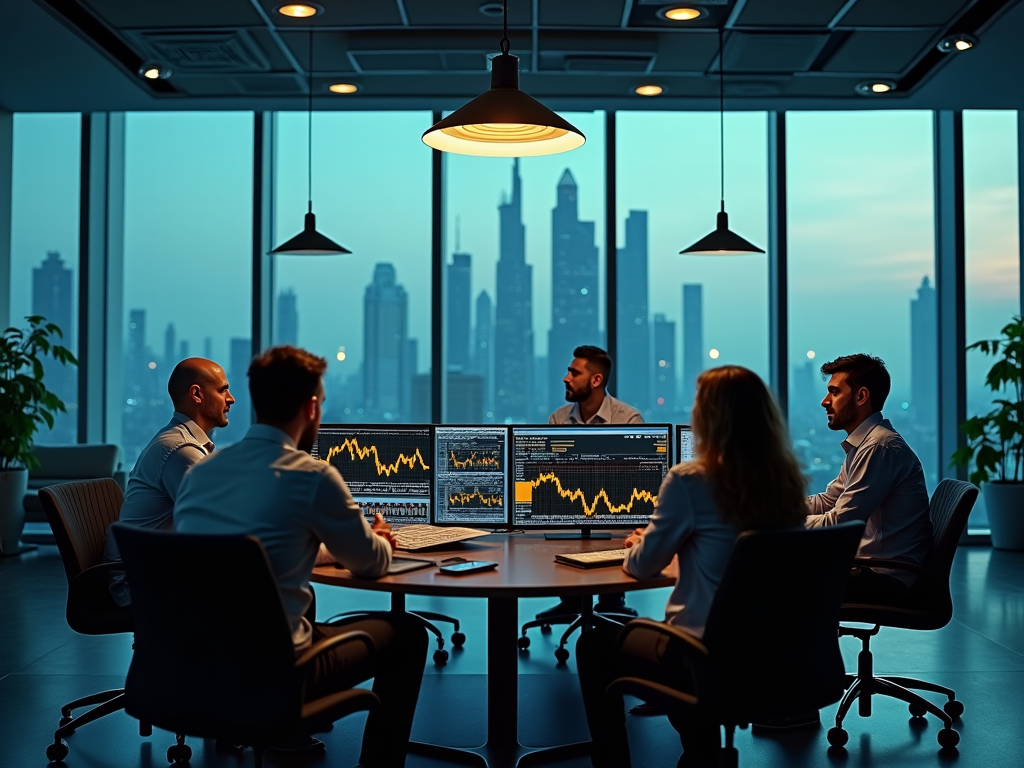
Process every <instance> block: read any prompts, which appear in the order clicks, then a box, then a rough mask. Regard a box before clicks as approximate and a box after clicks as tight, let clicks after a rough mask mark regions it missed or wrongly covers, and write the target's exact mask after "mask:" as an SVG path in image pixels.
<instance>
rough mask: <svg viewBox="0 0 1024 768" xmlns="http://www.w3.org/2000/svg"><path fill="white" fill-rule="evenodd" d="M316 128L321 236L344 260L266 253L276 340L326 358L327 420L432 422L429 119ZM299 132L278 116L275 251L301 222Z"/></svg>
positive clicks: (298, 118) (302, 124) (301, 118)
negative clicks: (270, 257) (424, 136)
mask: <svg viewBox="0 0 1024 768" xmlns="http://www.w3.org/2000/svg"><path fill="white" fill-rule="evenodd" d="M313 121H314V122H313V210H314V213H315V214H316V223H317V229H318V230H319V231H320V232H321V233H322V234H324V235H326V236H327V237H329V238H331V239H332V240H334V241H335V242H337V243H339V244H340V245H342V246H344V247H345V248H348V249H349V250H350V251H352V253H351V255H344V256H275V257H274V264H273V272H274V296H273V302H274V306H273V331H272V333H273V341H274V343H275V344H298V345H299V346H302V347H305V348H306V349H309V350H310V351H312V352H314V353H316V354H318V355H322V356H323V357H326V358H327V361H328V369H327V376H326V390H327V402H326V404H325V415H324V418H325V420H327V421H335V422H339V421H344V422H411V421H417V422H420V421H430V415H431V414H430V398H431V387H430V354H431V349H430V340H431V336H430V327H431V326H430V318H431V305H430V304H431V290H430V285H431V284H430V236H431V227H430V216H431V155H430V152H431V150H430V149H429V148H428V147H426V146H425V145H424V144H423V143H422V142H421V141H420V134H421V133H422V132H423V131H424V130H426V129H427V128H428V127H429V126H430V113H429V112H331V113H323V114H315V115H314V116H313ZM307 126H308V123H307V116H306V114H305V113H302V112H281V113H278V114H277V115H276V119H275V126H274V140H275V143H274V157H275V179H276V188H275V190H274V212H273V232H274V241H275V244H278V243H282V242H284V241H285V240H287V239H289V238H291V237H292V236H293V235H296V234H298V232H299V231H301V229H302V226H303V216H304V215H305V213H306V201H307V172H306V169H307V164H306V151H307V146H308V143H307Z"/></svg>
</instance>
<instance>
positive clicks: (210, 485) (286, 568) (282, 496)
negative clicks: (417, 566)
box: [174, 424, 391, 647]
mask: <svg viewBox="0 0 1024 768" xmlns="http://www.w3.org/2000/svg"><path fill="white" fill-rule="evenodd" d="M174 529H175V530H177V531H181V532H183V533H227V534H245V535H251V536H255V537H256V538H258V539H259V540H260V542H261V543H262V544H263V547H264V549H266V551H267V556H268V557H269V558H270V564H271V566H272V567H273V569H274V576H275V577H276V579H277V584H278V586H279V587H280V589H281V596H282V598H283V599H284V607H285V610H286V611H287V613H288V618H289V620H290V621H291V625H292V640H293V641H294V643H295V645H296V647H302V646H304V645H306V644H308V643H309V640H310V636H311V633H312V627H311V626H310V624H309V622H308V621H306V619H305V618H304V617H303V614H304V613H305V612H306V609H307V608H308V607H309V604H310V602H311V600H312V591H311V590H310V588H309V577H310V575H311V574H312V572H313V566H314V564H315V562H316V558H317V553H318V551H319V549H320V544H321V542H323V543H324V544H325V545H326V546H327V549H328V551H329V552H330V554H331V556H332V557H333V558H334V559H335V560H337V561H338V562H339V563H342V564H343V565H344V566H345V567H346V568H348V569H349V570H350V571H352V572H353V573H354V574H356V575H357V576H362V577H365V578H377V577H379V576H383V575H384V574H386V573H387V571H388V567H389V566H390V565H391V545H390V544H388V542H387V541H386V540H385V539H384V538H382V537H381V536H378V535H377V534H375V533H374V532H373V530H372V529H371V528H370V525H369V523H367V522H366V519H365V518H364V517H363V512H362V510H361V509H360V508H359V505H358V504H357V503H356V502H355V500H354V499H353V498H352V494H351V493H350V492H349V489H348V486H347V485H346V484H345V481H344V480H343V479H342V477H341V474H340V473H339V472H338V470H337V469H335V468H334V467H333V466H331V465H330V464H328V463H327V462H324V461H318V460H316V459H314V458H313V457H312V456H310V455H309V454H308V453H306V452H305V451H300V450H298V448H296V446H295V443H294V441H292V439H291V438H290V437H289V436H288V435H287V434H285V433H284V432H282V431H281V430H280V429H277V428H275V427H271V426H268V425H266V424H254V425H252V426H251V427H250V428H249V431H248V432H247V433H246V435H245V437H244V438H243V439H242V440H240V441H239V442H237V443H235V444H234V445H231V446H228V447H227V448H225V449H223V450H221V451H218V452H217V453H216V454H214V455H213V456H211V457H210V458H208V459H206V460H205V461H203V462H202V463H200V464H198V465H196V466H195V467H194V468H193V469H192V471H191V472H189V473H188V475H187V476H186V477H185V482H184V483H183V484H182V487H181V491H180V492H179V494H178V499H177V501H176V502H175V505H174Z"/></svg>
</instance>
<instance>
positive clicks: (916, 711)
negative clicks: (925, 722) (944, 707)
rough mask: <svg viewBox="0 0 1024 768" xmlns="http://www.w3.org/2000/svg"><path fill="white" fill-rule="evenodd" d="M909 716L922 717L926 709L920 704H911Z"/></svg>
mask: <svg viewBox="0 0 1024 768" xmlns="http://www.w3.org/2000/svg"><path fill="white" fill-rule="evenodd" d="M909 709H910V716H911V717H924V716H925V714H927V712H928V710H927V709H925V708H924V707H922V706H921V705H920V704H911V705H910V707H909Z"/></svg>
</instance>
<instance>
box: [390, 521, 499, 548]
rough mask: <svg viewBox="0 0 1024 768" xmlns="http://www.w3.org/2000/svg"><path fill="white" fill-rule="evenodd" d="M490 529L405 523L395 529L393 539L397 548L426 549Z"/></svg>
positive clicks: (488, 532) (483, 534) (469, 537)
mask: <svg viewBox="0 0 1024 768" xmlns="http://www.w3.org/2000/svg"><path fill="white" fill-rule="evenodd" d="M490 533H491V532H490V531H481V530H479V529H477V528H441V527H439V526H436V525H406V526H403V527H401V528H396V529H395V539H396V540H397V541H398V548H399V549H409V550H412V549H426V548H427V547H437V546H440V545H442V544H453V543H455V542H456V541H465V540H466V539H475V538H476V537H477V536H488V535H490Z"/></svg>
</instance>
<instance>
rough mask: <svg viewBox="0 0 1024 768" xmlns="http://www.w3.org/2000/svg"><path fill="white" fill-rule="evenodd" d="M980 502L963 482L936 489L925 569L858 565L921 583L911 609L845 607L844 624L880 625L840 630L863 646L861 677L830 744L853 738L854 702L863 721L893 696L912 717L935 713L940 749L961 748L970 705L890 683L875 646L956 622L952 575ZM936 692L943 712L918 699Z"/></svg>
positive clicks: (853, 683)
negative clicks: (894, 633)
mask: <svg viewBox="0 0 1024 768" xmlns="http://www.w3.org/2000/svg"><path fill="white" fill-rule="evenodd" d="M977 498H978V489H977V488H976V487H975V486H973V485H971V484H970V483H965V482H963V481H962V480H943V481H942V482H940V483H939V484H938V486H937V487H936V488H935V492H934V493H933V494H932V498H931V521H932V548H931V552H929V554H928V558H927V559H926V560H925V563H924V566H917V565H913V564H910V563H904V562H900V561H893V560H880V559H875V558H872V559H868V560H861V559H857V560H855V561H854V564H855V565H860V566H865V567H867V566H868V565H870V566H873V567H876V568H877V567H885V568H891V569H894V570H900V571H905V572H910V573H913V574H914V575H915V576H916V577H917V579H916V581H915V582H914V584H913V586H912V587H911V589H910V598H909V600H908V602H907V604H906V605H905V606H899V607H898V606H891V605H864V604H853V603H847V604H845V605H844V606H843V610H842V613H841V614H840V618H841V620H842V621H854V622H859V623H863V624H874V627H872V628H871V629H860V628H856V627H840V628H839V634H840V635H849V636H852V637H856V638H858V639H860V641H861V652H860V654H859V656H858V658H857V674H856V675H847V685H848V686H849V687H848V689H847V691H846V694H845V695H844V696H843V700H842V702H841V703H840V704H839V710H838V712H836V724H835V727H833V728H830V729H829V731H828V743H829V744H831V745H832V746H833V747H843V746H845V745H846V742H847V740H848V739H849V738H850V737H849V734H848V733H847V732H846V731H845V730H843V719H844V718H845V717H846V714H847V713H848V712H849V711H850V707H852V706H853V702H854V701H859V702H860V706H859V708H858V711H859V713H860V715H861V717H868V716H869V715H870V714H871V697H872V696H890V697H892V698H895V699H900V700H902V701H905V702H907V703H908V704H909V705H910V714H911V715H913V716H914V717H915V718H917V717H923V716H924V715H925V713H927V712H931V713H932V714H933V715H935V716H936V717H937V718H939V720H941V721H942V726H943V727H942V729H941V730H940V731H939V733H938V741H939V745H940V746H942V747H943V748H946V749H952V748H953V747H955V746H956V745H957V744H958V743H959V742H960V734H959V733H957V732H956V731H955V730H953V722H954V721H955V720H958V719H959V718H960V716H961V715H962V714H963V712H964V705H963V704H961V703H960V702H959V701H957V700H956V693H954V691H953V690H952V689H951V688H945V687H943V686H941V685H936V684H935V683H929V682H926V681H923V680H915V679H913V678H909V677H890V676H879V677H876V676H875V674H874V669H873V663H872V657H871V648H870V642H871V638H872V637H873V636H874V635H876V634H878V631H879V629H880V628H881V627H883V626H885V627H903V628H904V629H940V628H942V627H944V626H946V624H948V623H949V620H950V619H951V618H953V598H952V596H951V595H950V593H949V572H950V570H951V569H952V567H953V557H954V556H955V555H956V548H957V544H959V542H960V537H961V536H962V535H963V532H964V529H965V528H966V527H967V518H968V517H969V516H970V514H971V508H972V507H973V506H974V502H975V501H976V500H977ZM915 689H916V690H922V691H931V692H933V693H942V694H945V695H946V699H947V700H946V702H945V704H943V706H942V709H939V707H938V706H936V705H935V704H933V703H932V702H930V701H928V699H926V698H924V697H923V696H920V695H918V694H916V693H914V690H915Z"/></svg>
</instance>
